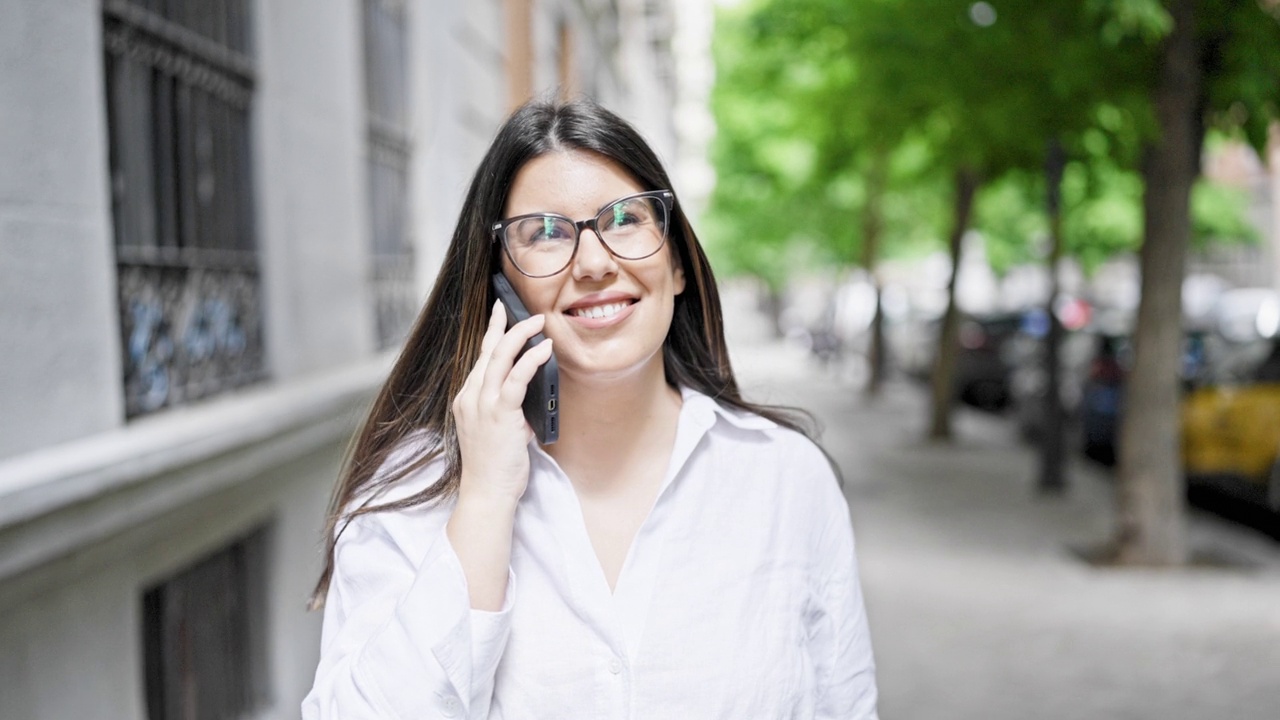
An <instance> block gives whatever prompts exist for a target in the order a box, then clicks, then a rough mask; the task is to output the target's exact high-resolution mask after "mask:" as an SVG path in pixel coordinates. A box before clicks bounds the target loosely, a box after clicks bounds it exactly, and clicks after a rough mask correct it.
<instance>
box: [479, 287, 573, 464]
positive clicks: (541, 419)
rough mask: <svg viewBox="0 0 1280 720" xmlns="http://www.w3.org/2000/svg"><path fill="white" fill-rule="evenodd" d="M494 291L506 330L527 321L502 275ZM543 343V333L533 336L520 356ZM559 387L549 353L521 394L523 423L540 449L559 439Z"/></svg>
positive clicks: (558, 369)
mask: <svg viewBox="0 0 1280 720" xmlns="http://www.w3.org/2000/svg"><path fill="white" fill-rule="evenodd" d="M493 290H494V292H496V293H498V299H499V300H501V301H502V306H503V307H505V308H506V309H507V329H508V330H510V329H511V326H512V325H515V324H516V323H518V322H520V321H521V320H524V319H525V318H527V317H529V311H528V310H527V309H525V306H524V303H522V302H520V296H519V295H516V291H515V288H513V287H511V282H510V281H508V280H507V277H506V276H505V275H503V274H502V273H494V275H493ZM545 339H546V336H545V335H543V334H542V333H538V334H537V335H534V336H533V337H532V338H530V339H529V341H528V342H526V343H525V344H524V349H522V350H521V351H520V355H524V354H525V353H526V352H527V351H528V350H529V348H532V347H533V346H534V345H537V344H538V343H540V342H542V341H543V340H545ZM517 359H519V356H517ZM559 384H560V368H559V366H557V365H556V354H555V353H554V352H552V353H551V358H550V359H549V360H547V361H546V362H545V363H543V364H542V365H540V366H538V369H537V371H535V372H534V374H533V379H532V380H530V381H529V388H528V389H527V390H526V391H525V393H524V416H525V419H526V420H528V421H529V426H530V427H532V428H533V434H534V435H536V436H537V438H538V442H539V443H542V444H543V445H550V444H551V443H553V442H555V441H556V440H557V439H558V438H559V437H560V395H559V394H558V392H557V386H558V385H559Z"/></svg>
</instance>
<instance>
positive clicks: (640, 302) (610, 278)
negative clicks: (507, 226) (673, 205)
mask: <svg viewBox="0 0 1280 720" xmlns="http://www.w3.org/2000/svg"><path fill="white" fill-rule="evenodd" d="M644 190H646V188H643V187H641V186H640V185H639V184H638V183H637V182H636V181H635V180H634V179H633V178H632V177H631V176H630V175H629V174H628V173H627V172H626V171H625V170H623V169H622V167H620V166H619V165H617V164H616V163H614V162H613V161H612V160H609V159H608V158H606V157H604V156H602V155H597V154H595V153H591V152H585V151H577V150H574V151H567V152H551V153H547V154H545V155H540V156H538V157H536V158H534V159H533V160H530V161H529V162H528V163H527V164H525V166H524V167H522V168H521V169H520V171H519V172H518V173H517V174H516V178H515V182H514V183H512V186H511V193H510V195H509V196H508V199H507V207H506V212H505V214H504V217H508V218H509V217H514V216H516V215H525V214H529V213H540V212H551V213H558V214H560V215H564V216H566V217H569V218H572V219H574V220H584V219H587V218H592V217H595V216H596V214H597V213H599V212H600V211H601V210H602V209H603V208H605V207H607V206H608V205H609V204H610V203H611V202H612V201H614V200H617V199H619V198H622V197H624V196H627V195H632V194H635V193H638V192H643V191H644ZM502 269H503V272H504V273H505V274H506V276H507V278H509V279H510V280H511V284H512V286H513V287H514V288H515V290H516V293H517V294H519V295H520V298H521V300H523V301H524V304H525V306H526V307H527V308H528V309H529V312H531V313H535V314H536V313H542V314H544V315H546V326H545V329H544V330H543V332H544V333H545V334H546V335H547V337H550V338H551V339H552V340H553V341H554V342H555V354H556V362H557V363H558V365H559V367H560V371H561V372H562V373H564V374H565V375H566V376H568V377H578V378H582V379H587V378H593V379H609V378H613V377H623V376H627V375H630V374H632V373H635V372H638V371H641V370H643V369H645V368H651V367H652V365H653V364H654V363H659V364H660V363H661V362H662V344H663V341H664V340H665V339H666V337H667V330H668V328H670V327H671V317H672V313H673V312H674V309H675V296H676V295H679V294H680V293H681V292H682V291H684V272H683V271H682V270H681V269H680V268H679V265H678V263H677V262H675V261H674V258H673V256H672V250H671V243H670V238H668V241H667V242H666V243H663V245H662V249H660V250H659V251H658V252H656V253H654V254H653V255H651V256H649V257H647V258H644V259H642V260H623V259H619V258H617V257H614V256H613V255H612V254H610V252H609V251H608V250H607V249H606V248H605V247H604V245H602V244H601V242H600V238H599V237H598V236H597V235H596V234H595V232H593V231H591V230H588V229H584V230H583V231H582V236H581V238H580V239H579V242H578V251H577V254H575V255H574V257H573V260H572V261H571V262H570V264H569V266H568V267H567V268H565V269H564V270H563V271H561V272H560V273H558V274H556V275H552V276H551V277H545V278H531V277H528V276H526V275H524V274H522V273H521V272H520V271H519V270H517V269H516V268H515V267H514V266H513V265H512V264H511V260H510V258H508V257H507V256H506V254H505V253H503V255H502Z"/></svg>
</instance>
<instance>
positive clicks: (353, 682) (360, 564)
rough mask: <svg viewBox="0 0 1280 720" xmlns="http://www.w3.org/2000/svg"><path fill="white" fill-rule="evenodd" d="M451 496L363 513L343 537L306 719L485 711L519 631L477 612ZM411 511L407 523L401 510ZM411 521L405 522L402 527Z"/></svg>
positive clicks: (504, 614)
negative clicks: (454, 534) (452, 524)
mask: <svg viewBox="0 0 1280 720" xmlns="http://www.w3.org/2000/svg"><path fill="white" fill-rule="evenodd" d="M451 507H452V506H451V504H444V505H441V506H435V507H430V508H425V509H423V508H414V509H412V510H409V511H388V512H385V513H371V514H368V515H361V516H358V517H356V518H355V519H354V520H352V522H351V523H350V524H349V525H348V526H347V527H346V529H345V530H344V531H343V532H342V534H341V536H340V537H339V539H338V542H337V546H336V548H335V554H334V571H333V578H332V580H331V582H330V585H329V592H328V595H327V598H326V600H325V610H324V629H323V633H322V638H321V649H320V663H319V666H318V667H317V669H316V677H315V684H314V685H313V687H312V689H311V692H310V693H309V694H308V695H307V697H306V699H305V700H304V701H303V704H302V716H303V718H304V719H305V720H336V719H338V718H342V720H361V719H366V718H367V719H369V720H372V719H373V718H378V719H379V720H383V719H386V718H391V719H394V720H410V719H412V720H430V719H433V718H450V719H453V718H485V717H486V716H487V715H488V714H489V705H490V702H491V701H492V696H493V686H494V677H495V674H496V672H497V666H498V662H499V660H501V658H502V653H503V650H504V648H505V647H506V642H507V636H508V635H509V634H510V629H511V623H510V621H511V607H512V598H513V597H514V595H515V577H514V575H513V574H510V571H508V573H509V574H508V577H507V595H506V600H505V601H504V605H503V607H502V609H501V610H499V611H498V612H483V611H479V610H472V609H471V606H470V600H469V596H468V593H467V584H466V576H465V575H464V574H463V571H462V566H461V564H460V563H459V561H458V557H457V555H456V554H455V553H454V551H453V547H452V546H451V545H450V543H449V540H448V537H447V536H446V535H445V529H444V527H445V522H446V521H447V520H448V517H449V513H450V511H451ZM401 512H404V513H406V514H412V518H411V520H412V522H410V523H405V522H403V521H404V520H405V518H404V517H403V516H402V515H398V514H399V513H401ZM401 525H403V527H401Z"/></svg>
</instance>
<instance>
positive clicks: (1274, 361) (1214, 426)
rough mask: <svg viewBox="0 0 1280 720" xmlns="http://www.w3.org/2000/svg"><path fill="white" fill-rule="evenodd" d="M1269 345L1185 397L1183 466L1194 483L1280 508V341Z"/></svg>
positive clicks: (1188, 477) (1183, 406) (1183, 408)
mask: <svg viewBox="0 0 1280 720" xmlns="http://www.w3.org/2000/svg"><path fill="white" fill-rule="evenodd" d="M1268 345H1269V352H1268V354H1266V355H1265V356H1264V357H1263V358H1262V359H1261V361H1260V362H1259V361H1256V360H1255V361H1253V362H1245V363H1240V364H1238V365H1237V368H1236V369H1235V370H1234V371H1228V372H1226V373H1224V374H1223V378H1222V380H1221V381H1220V382H1218V383H1215V384H1213V385H1206V386H1203V387H1200V388H1198V389H1195V390H1193V391H1191V392H1190V393H1189V394H1188V395H1187V396H1186V398H1185V399H1184V400H1183V402H1182V464H1183V468H1184V470H1185V471H1186V474H1187V479H1188V480H1189V481H1190V482H1192V483H1211V484H1213V485H1215V486H1219V487H1223V488H1224V489H1228V490H1234V491H1237V492H1238V494H1240V495H1242V496H1243V497H1244V498H1245V499H1248V500H1250V501H1253V502H1257V503H1259V504H1263V505H1267V506H1270V507H1271V508H1272V509H1273V510H1280V340H1277V341H1272V342H1270V343H1268ZM1264 352H1267V348H1265V347H1264ZM1253 356H1254V357H1255V358H1256V357H1258V355H1257V354H1254V355H1253Z"/></svg>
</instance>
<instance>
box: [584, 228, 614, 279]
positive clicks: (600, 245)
mask: <svg viewBox="0 0 1280 720" xmlns="http://www.w3.org/2000/svg"><path fill="white" fill-rule="evenodd" d="M617 271H618V261H617V259H616V258H614V257H613V253H611V252H609V248H607V247H605V246H604V242H603V241H602V240H601V239H600V236H599V235H597V234H596V232H595V231H594V230H591V229H588V228H583V229H582V234H581V235H580V236H579V237H578V254H577V255H575V256H574V258H573V277H574V278H575V279H577V280H599V279H601V278H604V277H607V276H609V275H612V274H613V273H616V272H617Z"/></svg>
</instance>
